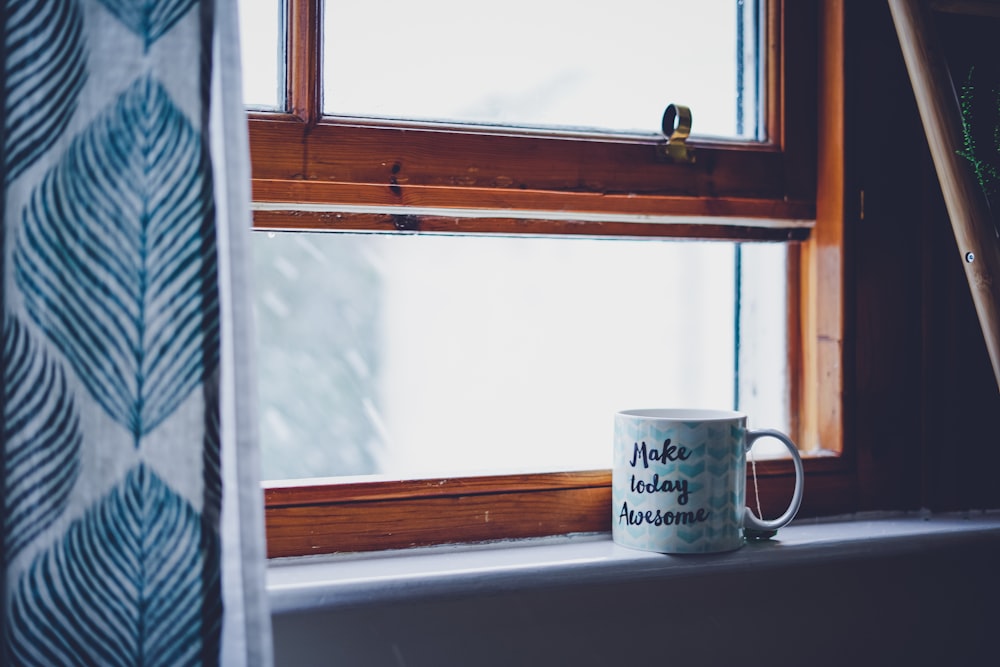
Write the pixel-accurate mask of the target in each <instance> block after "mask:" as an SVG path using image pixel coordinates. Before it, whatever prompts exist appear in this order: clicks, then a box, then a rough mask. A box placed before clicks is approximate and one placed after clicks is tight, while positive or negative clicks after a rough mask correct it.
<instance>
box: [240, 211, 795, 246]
mask: <svg viewBox="0 0 1000 667" xmlns="http://www.w3.org/2000/svg"><path fill="white" fill-rule="evenodd" d="M740 223H742V224H740ZM254 227H255V228H256V229H258V230H269V231H355V232H381V233H392V232H398V231H407V232H424V233H429V234H476V233H478V234H508V235H529V234H530V235H540V236H588V237H594V238H663V239H667V238H685V239H711V240H728V241H795V240H802V239H805V238H806V237H807V236H808V235H809V228H808V227H802V226H799V227H757V226H753V225H752V221H751V220H746V219H741V220H735V221H733V223H732V224H724V223H720V222H706V223H700V224H698V223H687V222H678V221H673V222H670V223H666V222H628V221H619V222H614V221H608V220H600V219H598V220H552V219H544V218H542V219H540V218H502V217H492V216H490V217H475V218H466V217H455V216H445V215H428V214H413V213H410V212H408V210H407V209H402V212H401V213H398V214H392V213H342V212H337V211H308V210H306V211H303V210H295V209H292V210H257V211H254Z"/></svg>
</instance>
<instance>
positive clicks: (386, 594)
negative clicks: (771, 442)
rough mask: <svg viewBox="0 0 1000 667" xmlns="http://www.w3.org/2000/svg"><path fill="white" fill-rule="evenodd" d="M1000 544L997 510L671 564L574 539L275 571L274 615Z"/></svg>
mask: <svg viewBox="0 0 1000 667" xmlns="http://www.w3.org/2000/svg"><path fill="white" fill-rule="evenodd" d="M983 538H989V539H992V540H997V539H1000V510H994V511H986V512H970V513H963V514H940V515H930V514H927V513H904V514H891V515H886V514H882V515H868V516H858V517H851V518H847V519H844V518H842V519H838V520H829V519H827V520H801V521H796V522H795V523H794V524H793V525H791V526H788V527H785V528H782V529H781V530H780V531H779V533H778V535H777V537H776V538H775V539H773V540H769V541H766V542H759V543H751V544H748V545H747V546H745V547H744V548H742V549H740V550H738V551H734V552H730V553H724V554H714V555H697V556H666V555H661V554H654V553H647V552H642V551H634V550H631V549H626V548H624V547H620V546H618V545H616V544H614V543H613V542H612V541H611V538H610V536H608V535H606V534H604V535H576V536H568V537H555V538H545V539H537V540H524V541H516V542H502V543H493V544H484V545H460V546H447V547H432V548H424V549H411V550H405V551H390V552H382V553H375V554H351V555H338V556H308V557H302V558H285V559H276V560H272V561H270V562H269V563H268V568H267V588H268V595H269V598H270V604H271V612H272V614H275V615H280V614H287V613H298V612H305V611H310V610H322V609H337V608H340V609H343V608H349V607H355V606H363V605H374V604H382V603H389V602H396V601H400V600H413V599H421V598H422V599H429V598H441V597H450V596H464V595H470V594H475V595H492V594H496V593H502V592H508V591H516V590H522V589H525V588H528V587H534V586H537V585H552V584H569V585H577V584H585V583H595V584H601V583H616V582H627V581H636V580H640V579H650V580H663V579H668V578H673V577H688V576H696V575H700V574H706V573H712V572H723V571H737V570H746V571H749V570H751V569H753V570H754V571H755V572H759V571H760V570H761V569H762V568H774V567H782V566H785V565H793V564H803V563H812V562H815V563H824V562H837V561H845V560H851V559H864V558H869V557H873V556H879V557H884V556H891V555H895V554H899V555H903V554H906V553H912V552H922V551H926V550H927V549H930V548H934V547H936V546H942V545H943V546H949V547H954V546H960V545H961V544H963V543H964V542H969V543H970V544H971V543H975V542H977V541H979V540H981V539H983Z"/></svg>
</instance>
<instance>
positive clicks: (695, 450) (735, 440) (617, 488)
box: [611, 415, 746, 553]
mask: <svg viewBox="0 0 1000 667" xmlns="http://www.w3.org/2000/svg"><path fill="white" fill-rule="evenodd" d="M664 424H666V426H663V427H660V426H657V423H656V422H653V421H649V420H643V419H640V418H635V417H624V416H622V415H618V416H617V417H616V420H615V440H614V442H615V452H614V461H615V467H614V470H613V475H612V488H611V495H612V517H611V519H612V535H613V537H614V539H615V541H616V542H618V543H619V544H622V545H625V546H629V547H633V548H636V549H643V550H646V551H657V552H664V553H711V552H717V551H730V550H733V549H737V548H739V547H740V546H742V544H743V516H744V512H745V511H746V510H745V497H746V478H745V473H744V466H745V465H746V454H745V451H744V442H745V431H746V429H745V426H743V425H742V424H738V423H729V422H722V423H719V422H664ZM642 444H645V445H646V448H647V450H649V451H650V452H652V451H653V450H654V449H655V450H656V452H657V453H662V452H663V450H664V449H665V447H671V446H672V447H674V448H675V449H674V450H673V452H674V454H675V455H678V454H679V453H680V452H682V451H683V452H684V454H686V457H685V458H683V460H681V458H680V456H678V460H674V461H671V460H666V461H660V460H656V461H654V460H649V464H648V467H645V466H644V464H643V461H642V460H641V458H639V459H638V460H637V463H636V465H635V466H632V465H630V464H631V462H632V460H633V458H635V453H636V447H637V446H638V447H640V448H641V446H642ZM680 448H683V450H681V449H680ZM664 458H666V457H664ZM650 459H652V456H651V457H650ZM654 475H656V476H657V477H656V479H658V480H661V481H662V480H670V481H671V483H672V484H674V485H675V487H676V486H683V487H684V488H686V490H687V493H686V495H685V494H683V493H678V492H673V493H672V492H662V491H661V492H654V493H649V492H642V493H639V492H637V491H636V489H635V486H636V484H637V483H638V482H648V481H649V480H651V479H653V478H654Z"/></svg>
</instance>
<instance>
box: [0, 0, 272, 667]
mask: <svg viewBox="0 0 1000 667" xmlns="http://www.w3.org/2000/svg"><path fill="white" fill-rule="evenodd" d="M0 1H3V2H4V3H5V7H4V13H3V14H2V15H0V28H2V30H0V34H2V35H3V42H2V47H3V48H2V54H3V67H4V70H3V82H4V85H3V88H2V92H3V110H4V120H3V123H4V125H3V132H2V135H0V171H2V173H3V176H4V178H3V188H4V189H3V191H2V192H3V195H2V197H0V208H2V210H3V230H2V231H3V233H2V234H0V266H2V276H3V281H4V284H3V289H2V290H0V306H2V308H0V313H2V316H3V345H2V346H0V355H2V368H3V383H2V385H0V414H2V415H3V425H2V428H0V433H2V435H3V442H2V443H0V445H2V446H0V479H2V490H3V493H2V501H3V508H2V509H3V512H2V513H0V516H2V522H3V554H2V560H0V562H2V563H3V568H4V572H3V576H4V579H3V584H4V585H3V588H2V591H3V593H2V604H3V605H4V609H3V615H2V617H0V618H2V626H0V638H2V642H0V664H4V665H7V664H10V665H101V666H104V665H109V666H119V665H120V666H130V665H136V666H138V665H143V666H146V667H149V666H152V665H165V666H166V665H170V666H173V665H218V664H222V663H223V661H225V664H227V665H229V664H232V665H269V664H270V662H271V659H270V650H269V648H270V647H269V645H268V640H269V631H270V624H269V618H268V617H267V610H266V607H265V606H264V605H263V603H261V602H260V601H261V600H263V599H264V593H263V578H262V577H260V576H257V577H252V576H249V575H248V574H247V573H248V572H259V571H260V570H262V568H263V563H262V560H260V562H258V561H257V560H254V559H260V558H261V556H260V554H261V553H262V548H261V546H262V543H263V522H262V516H261V514H260V510H259V508H258V507H257V506H256V505H255V504H249V503H247V502H246V500H245V499H246V498H253V497H254V496H253V494H249V495H248V494H247V492H246V491H244V490H242V489H241V490H238V491H233V490H232V487H231V486H226V484H233V483H235V484H237V485H239V486H241V487H246V488H248V489H255V490H256V489H257V488H258V487H257V484H258V480H257V477H256V474H253V473H255V468H254V467H253V465H252V464H251V465H248V464H245V463H242V460H243V459H244V458H245V459H247V460H250V461H255V460H256V458H255V457H256V452H255V450H254V447H255V444H256V443H255V442H254V441H253V440H252V439H248V438H247V437H245V436H244V435H242V433H241V434H236V433H234V428H235V427H234V423H235V421H236V420H234V419H233V417H232V416H231V415H229V416H227V415H228V414H229V413H224V412H223V407H222V406H223V405H227V406H232V405H233V403H234V402H236V401H238V399H239V394H240V392H241V391H242V390H241V389H238V388H236V387H234V383H233V382H231V381H230V383H228V384H224V383H223V381H222V379H221V378H223V377H230V378H231V377H234V374H233V373H229V374H226V373H223V372H222V370H223V368H222V367H223V364H225V363H229V364H233V363H234V362H233V361H232V360H231V359H232V358H234V357H233V356H232V355H233V354H234V352H233V349H234V344H233V343H230V344H229V347H227V348H225V349H227V350H228V352H227V354H229V355H231V356H230V357H227V359H230V361H225V360H224V359H223V356H222V350H223V342H222V336H223V332H224V331H229V332H230V333H229V334H228V335H230V336H232V334H231V332H232V331H233V330H240V329H241V328H243V327H245V326H246V323H245V322H244V321H240V322H236V321H235V320H234V321H231V322H228V323H227V325H226V328H224V327H223V326H222V324H221V322H220V314H221V313H222V312H223V311H224V310H225V308H224V306H225V305H226V302H225V301H224V300H223V299H222V298H221V297H220V293H221V288H220V284H221V283H220V272H219V266H220V264H219V254H220V253H227V255H226V257H227V262H226V264H225V265H226V266H227V267H231V266H233V265H234V264H235V263H236V262H239V261H245V260H246V259H247V258H245V257H236V256H234V255H231V254H229V248H231V247H237V248H239V247H241V246H239V244H235V245H232V244H231V242H230V241H226V245H225V247H222V245H220V242H219V238H225V239H231V238H232V237H233V235H235V234H240V233H248V232H249V230H248V228H247V225H246V223H248V222H249V212H248V198H249V197H248V192H246V191H245V189H244V190H241V189H240V188H239V187H234V186H233V183H234V182H235V183H237V184H238V183H239V182H240V179H241V177H242V176H243V174H244V173H245V172H243V167H242V166H240V164H241V163H240V161H241V160H242V164H245V163H246V162H247V161H248V159H249V152H248V150H246V139H245V136H243V137H242V138H240V136H239V135H238V134H234V132H233V130H232V129H231V127H230V125H229V122H230V121H227V118H231V122H232V123H236V124H237V126H239V124H241V123H242V127H243V128H244V129H243V132H244V135H245V116H244V112H243V110H242V108H234V113H231V114H229V116H226V115H224V114H220V113H218V107H217V106H216V105H217V104H218V103H217V101H216V100H214V99H212V96H211V93H212V91H221V92H222V95H220V96H224V97H226V99H230V98H231V97H232V91H233V90H238V85H239V84H238V81H239V78H240V73H239V67H238V61H237V60H234V59H233V58H234V57H233V56H231V55H228V50H225V49H222V50H220V49H217V48H215V41H216V40H219V39H220V35H226V36H228V38H229V39H230V41H231V39H232V38H233V36H234V33H233V31H234V30H235V24H236V15H235V8H234V7H233V6H232V3H229V2H226V1H224V0H136V1H126V0H0ZM136 37H138V39H136ZM223 39H225V38H223ZM179 44H183V45H185V48H180V49H178V48H177V46H178V45H179ZM109 54H111V56H113V62H111V60H109ZM216 59H223V60H224V61H225V62H222V63H219V62H217V61H216ZM210 78H211V79H210ZM233 82H235V83H233ZM217 134H218V135H224V136H226V137H227V143H226V144H220V142H218V141H213V138H214V135H217ZM234 137H236V139H238V140H239V141H241V142H242V143H239V142H237V143H239V145H238V146H237V147H236V148H233V144H234V141H233V138H234ZM241 148H242V151H241V150H240V149H241ZM213 151H216V152H219V151H222V152H224V153H225V157H224V158H222V159H216V156H215V155H213ZM221 165H227V166H229V167H230V168H231V167H232V165H237V166H238V167H239V168H237V169H235V171H236V172H238V173H237V174H236V175H235V176H232V177H230V176H229V174H228V172H227V171H226V170H224V169H223V167H222V166H221ZM220 184H221V185H220ZM220 197H222V198H223V199H221V200H220V199H219V198H220ZM244 197H245V198H244ZM219 201H223V202H224V205H223V206H219V205H217V203H218V202H219ZM219 210H225V211H227V218H226V219H225V220H219V219H218V217H217V216H218V211H219ZM243 214H245V217H243ZM220 225H221V226H223V228H224V229H225V234H219V226H220ZM230 270H231V269H230ZM237 289H239V286H237ZM226 294H227V298H228V299H237V298H242V297H241V295H240V294H239V293H238V292H237V291H236V290H232V289H229V288H228V283H227V292H226ZM226 312H229V313H233V312H237V313H244V312H247V311H246V309H245V308H244V307H240V308H230V309H229V310H228V311H226ZM241 340H242V339H241ZM241 353H242V352H241ZM234 395H235V396H236V398H235V399H233V398H231V396H234ZM228 409H230V410H232V408H231V407H230V408H228ZM241 414H242V413H241ZM243 423H245V421H244V422H243ZM224 447H226V448H228V449H225V452H226V454H225V455H223V451H224ZM237 455H239V456H237ZM238 464H239V465H238ZM224 481H225V484H224V483H223V482H224ZM258 495H259V494H258ZM224 505H225V506H226V509H227V517H228V519H227V532H226V533H225V534H226V535H235V536H236V537H238V538H239V539H238V540H236V542H238V544H236V545H235V546H229V545H227V543H226V540H228V538H226V539H224V538H223V534H224V533H223V526H222V525H221V523H220V518H221V516H222V510H223V506H224ZM234 522H235V523H236V525H237V526H238V529H237V530H236V531H235V532H234V531H232V526H233V523H234ZM244 522H245V523H244ZM227 550H228V551H227ZM244 552H246V553H247V554H249V555H247V556H246V557H243V556H242V554H243V553H244ZM234 554H235V557H234ZM223 562H226V564H227V565H226V568H223V566H222V564H223ZM236 587H239V590H231V589H235V588H236ZM253 601H256V603H254V602H253ZM231 603H232V604H233V605H239V606H240V607H241V608H236V607H229V605H230V604H231ZM227 608H229V609H231V610H232V611H234V612H235V613H233V614H231V615H226V614H224V613H223V612H224V610H226V609H227ZM230 619H235V620H232V621H231V620H230Z"/></svg>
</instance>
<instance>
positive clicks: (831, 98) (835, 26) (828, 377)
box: [797, 0, 849, 453]
mask: <svg viewBox="0 0 1000 667" xmlns="http://www.w3.org/2000/svg"><path fill="white" fill-rule="evenodd" d="M822 9H823V20H822V25H823V31H822V33H821V40H822V41H821V49H820V52H821V53H822V58H821V63H820V66H821V68H822V69H821V73H820V79H821V80H822V81H823V86H822V89H821V93H820V99H819V112H818V113H819V117H818V126H819V159H818V167H817V171H818V175H817V193H816V218H817V220H816V228H815V229H814V231H813V234H812V235H811V236H810V237H809V239H808V240H807V241H806V242H805V243H804V244H803V247H802V253H801V256H800V260H801V262H802V264H801V269H800V274H799V278H800V281H801V282H800V288H799V290H798V294H799V296H800V298H801V299H802V300H801V301H800V303H801V307H800V317H801V323H802V324H801V333H802V336H801V339H800V341H801V346H802V348H801V350H802V354H803V357H802V366H801V372H800V373H798V374H797V375H798V377H799V378H801V382H800V384H799V386H798V390H799V391H800V392H801V394H800V397H799V401H798V405H799V409H800V415H799V419H800V424H799V426H800V429H801V437H802V440H801V446H803V447H804V448H805V449H806V450H810V449H821V450H825V451H831V452H837V453H840V452H842V451H843V434H842V424H843V415H842V413H841V405H842V401H843V396H842V392H843V386H844V379H843V363H842V359H843V353H844V348H843V338H844V333H843V322H844V305H843V300H844V285H843V281H844V277H843V276H844V256H843V251H844V225H845V220H846V217H847V215H848V213H847V210H846V208H845V199H846V197H848V196H849V195H848V193H847V191H846V185H845V181H844V171H845V164H844V148H843V147H844V144H845V141H846V136H845V129H844V44H845V40H844V8H843V2H842V0H826V1H825V2H824V3H823V4H822Z"/></svg>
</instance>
